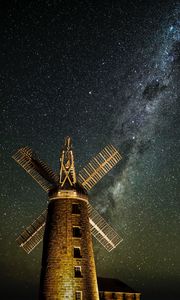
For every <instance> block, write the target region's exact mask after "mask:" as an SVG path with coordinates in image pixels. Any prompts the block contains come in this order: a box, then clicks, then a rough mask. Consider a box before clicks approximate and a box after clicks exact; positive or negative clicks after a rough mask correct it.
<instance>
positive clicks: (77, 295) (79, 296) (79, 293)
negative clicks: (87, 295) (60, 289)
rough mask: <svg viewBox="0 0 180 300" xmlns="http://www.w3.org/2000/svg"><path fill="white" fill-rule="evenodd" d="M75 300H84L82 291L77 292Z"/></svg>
mask: <svg viewBox="0 0 180 300" xmlns="http://www.w3.org/2000/svg"><path fill="white" fill-rule="evenodd" d="M75 299H76V300H82V292H81V291H76V294H75Z"/></svg>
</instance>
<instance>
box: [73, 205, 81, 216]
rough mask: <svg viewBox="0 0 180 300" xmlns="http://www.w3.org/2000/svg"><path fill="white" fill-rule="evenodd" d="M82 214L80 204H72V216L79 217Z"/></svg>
mask: <svg viewBox="0 0 180 300" xmlns="http://www.w3.org/2000/svg"><path fill="white" fill-rule="evenodd" d="M80 212H81V207H80V204H77V203H73V204H72V214H75V215H79V214H80Z"/></svg>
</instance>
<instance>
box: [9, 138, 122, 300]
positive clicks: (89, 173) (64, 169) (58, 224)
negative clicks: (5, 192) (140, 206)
mask: <svg viewBox="0 0 180 300" xmlns="http://www.w3.org/2000/svg"><path fill="white" fill-rule="evenodd" d="M121 158H122V157H121V155H120V154H119V152H118V151H117V150H116V149H115V148H114V146H112V145H108V146H106V147H105V148H104V149H103V150H102V151H101V152H100V153H98V154H97V155H96V156H95V157H94V158H93V159H91V160H90V162H89V163H88V164H87V165H86V166H85V167H84V168H83V169H82V170H81V171H80V172H79V174H78V176H77V177H76V172H75V166H74V156H73V151H72V144H71V139H70V137H66V139H65V144H64V147H63V149H62V152H61V156H60V172H59V174H56V173H55V172H53V171H52V170H51V169H50V168H49V167H48V166H47V165H46V164H45V163H44V162H42V161H41V160H40V159H39V157H38V156H37V155H36V154H35V153H34V152H33V151H32V150H31V149H30V148H29V147H24V148H21V149H19V150H18V151H17V152H16V153H15V154H14V155H13V159H14V160H15V161H16V162H17V163H18V164H19V165H21V166H22V167H23V168H24V169H25V170H26V172H27V173H29V174H30V175H31V176H32V177H33V178H34V180H35V181H37V183H38V184H39V185H40V186H41V187H42V189H43V190H44V191H45V192H47V193H48V198H49V205H48V209H46V210H44V211H43V212H42V213H41V214H40V216H39V217H38V218H37V219H36V220H34V221H33V223H32V224H31V225H30V226H28V227H27V228H26V229H25V230H24V231H23V232H22V233H21V234H20V236H19V237H18V238H17V242H18V244H19V246H20V247H22V248H23V249H24V250H25V251H26V252H27V253H30V252H31V251H32V250H33V249H34V248H35V247H36V246H37V245H38V244H39V243H40V242H41V241H42V240H43V254H42V264H41V277H40V292H39V299H40V300H42V299H43V300H57V299H63V300H65V299H66V300H67V299H76V300H82V299H84V300H98V299H99V294H98V288H97V278H96V269H95V262H94V255H93V247H92V238H91V235H93V236H94V237H95V238H96V239H97V240H98V241H99V242H100V243H101V244H102V246H104V247H105V249H106V250H107V251H111V250H113V249H114V248H115V247H116V246H117V245H118V244H119V243H120V242H121V241H122V238H120V236H119V235H118V234H117V233H116V232H115V231H114V229H113V228H112V227H111V226H110V225H109V224H108V223H107V222H106V221H105V220H104V219H103V218H102V217H101V216H100V214H99V213H98V212H97V211H96V210H95V209H94V208H93V207H92V206H91V204H90V203H89V201H88V193H87V192H88V191H89V190H91V189H92V187H94V186H95V185H96V183H97V182H98V181H99V180H100V179H101V178H102V177H103V176H104V175H105V174H107V173H108V172H109V171H110V170H111V169H112V168H113V167H114V166H115V165H116V164H117V163H118V161H119V160H120V159H121Z"/></svg>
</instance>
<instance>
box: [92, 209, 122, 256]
mask: <svg viewBox="0 0 180 300" xmlns="http://www.w3.org/2000/svg"><path fill="white" fill-rule="evenodd" d="M88 213H89V222H90V229H91V233H92V235H93V236H94V237H95V238H96V239H97V240H98V241H99V242H100V243H101V245H102V246H103V247H104V248H105V249H106V250H107V251H108V252H110V251H111V250H113V249H114V248H116V246H117V245H118V244H119V243H120V242H121V241H122V240H123V239H122V238H121V237H120V236H119V235H118V234H117V233H116V232H115V230H114V229H113V228H112V227H111V226H110V225H109V224H108V223H107V222H106V221H105V220H104V219H103V218H102V217H101V216H100V214H99V213H98V212H97V211H96V210H95V209H94V208H93V207H92V206H91V205H90V204H88Z"/></svg>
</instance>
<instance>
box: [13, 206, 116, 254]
mask: <svg viewBox="0 0 180 300" xmlns="http://www.w3.org/2000/svg"><path fill="white" fill-rule="evenodd" d="M88 214H89V222H90V230H91V233H92V235H93V236H94V237H95V238H96V239H97V240H98V241H99V242H100V243H101V245H102V246H104V248H105V249H106V250H107V251H109V252H110V251H111V250H113V249H114V248H116V246H117V245H118V244H119V243H120V242H121V241H122V238H121V237H120V236H119V235H118V234H117V233H116V232H115V230H114V229H113V228H112V227H111V226H110V225H109V224H108V223H107V222H106V221H105V220H104V219H103V218H102V217H101V216H100V214H99V213H98V212H97V211H96V210H95V209H94V208H93V207H92V206H91V205H90V204H88ZM46 215H47V210H45V211H43V213H42V214H41V215H40V216H39V217H38V218H37V219H36V220H35V221H34V222H33V223H32V224H31V225H30V226H28V227H27V228H26V229H25V230H24V231H23V232H22V233H21V234H20V236H19V237H18V238H17V239H16V241H17V243H18V244H19V246H20V247H22V248H23V249H24V250H25V251H26V252H27V253H28V254H29V253H30V252H31V251H32V250H33V249H34V248H35V247H36V246H37V245H38V244H39V243H40V242H41V241H42V239H43V235H44V229H45V223H46Z"/></svg>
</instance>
